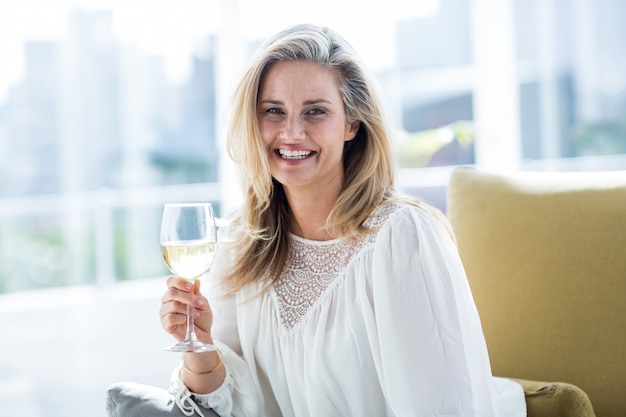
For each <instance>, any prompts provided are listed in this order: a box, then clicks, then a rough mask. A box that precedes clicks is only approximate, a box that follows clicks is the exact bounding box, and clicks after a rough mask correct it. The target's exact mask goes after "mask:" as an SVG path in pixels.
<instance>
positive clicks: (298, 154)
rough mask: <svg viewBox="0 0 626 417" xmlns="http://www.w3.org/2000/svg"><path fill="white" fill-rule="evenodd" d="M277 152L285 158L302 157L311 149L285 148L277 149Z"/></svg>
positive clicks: (307, 154) (309, 152)
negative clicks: (292, 149)
mask: <svg viewBox="0 0 626 417" xmlns="http://www.w3.org/2000/svg"><path fill="white" fill-rule="evenodd" d="M278 153H279V154H280V156H282V157H283V158H285V159H304V158H306V157H307V156H309V155H311V151H290V150H287V149H279V150H278Z"/></svg>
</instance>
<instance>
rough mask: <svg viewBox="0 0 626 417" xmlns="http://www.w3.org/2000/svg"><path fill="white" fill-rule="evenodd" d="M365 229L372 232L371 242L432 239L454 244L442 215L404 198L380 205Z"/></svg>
mask: <svg viewBox="0 0 626 417" xmlns="http://www.w3.org/2000/svg"><path fill="white" fill-rule="evenodd" d="M366 227H369V228H373V229H376V231H375V232H374V236H373V238H374V240H379V239H389V238H391V239H394V240H402V241H406V240H414V239H419V238H420V237H422V238H423V237H425V236H426V235H429V236H436V237H438V238H441V239H447V240H451V241H453V242H454V241H455V238H454V234H453V232H452V227H451V226H450V223H449V222H448V220H447V218H446V216H445V215H444V214H443V213H442V212H441V211H439V210H438V209H436V208H435V207H433V206H431V205H429V204H427V203H424V202H422V201H417V200H411V199H408V198H402V199H397V200H394V201H391V202H389V203H387V204H385V205H382V206H380V207H379V208H378V209H377V210H376V211H375V213H374V215H373V216H372V217H371V218H370V219H368V222H367V224H366Z"/></svg>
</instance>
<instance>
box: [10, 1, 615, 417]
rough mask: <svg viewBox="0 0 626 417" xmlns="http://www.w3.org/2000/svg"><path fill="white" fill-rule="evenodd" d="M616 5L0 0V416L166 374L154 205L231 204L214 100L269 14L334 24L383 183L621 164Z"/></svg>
mask: <svg viewBox="0 0 626 417" xmlns="http://www.w3.org/2000/svg"><path fill="white" fill-rule="evenodd" d="M624 21H626V3H624V2H623V1H621V0H412V1H410V0H386V1H383V2H381V1H373V0H359V1H352V0H351V1H336V0H335V1H332V0H318V1H316V2H305V1H293V0H291V1H288V0H276V1H273V2H269V3H268V2H258V1H254V0H238V1H236V0H177V1H169V0H159V1H157V0H150V1H148V0H2V3H1V5H0V178H3V180H2V181H0V259H1V262H0V334H1V335H2V343H0V404H1V406H0V416H11V417H20V416H28V417H39V416H59V417H61V416H62V417H78V416H81V417H82V416H84V415H89V416H104V415H105V411H104V392H105V389H106V387H107V386H108V385H109V384H111V383H114V382H118V381H123V380H130V381H135V382H140V383H145V384H152V385H157V386H162V387H166V386H167V384H168V380H169V373H170V371H171V369H172V368H173V366H174V365H175V364H176V363H177V361H178V359H179V358H178V355H176V354H172V353H168V352H164V351H163V350H162V348H163V346H165V345H167V344H169V343H170V342H171V340H170V339H169V337H168V336H167V335H165V334H164V333H163V332H162V331H161V329H160V326H159V322H158V317H157V311H158V308H159V298H160V296H161V294H162V292H163V290H164V289H165V288H164V284H163V280H164V277H165V276H166V275H167V271H166V269H165V267H164V265H163V262H162V260H161V255H160V253H159V249H158V229H159V221H160V214H161V207H162V204H163V203H165V202H169V201H183V200H208V201H212V202H214V203H215V204H216V207H217V209H218V212H222V211H224V208H225V207H228V206H230V205H232V204H235V203H236V202H237V199H238V194H237V193H236V191H234V190H236V184H234V180H233V179H234V177H235V175H233V174H234V173H233V171H232V167H231V166H230V164H229V162H228V160H227V159H226V157H225V155H224V152H223V151H222V149H223V137H224V135H223V119H224V114H223V112H224V110H225V102H226V100H227V97H228V94H229V93H230V91H231V88H232V86H233V83H234V80H235V76H236V75H237V74H238V73H239V71H240V69H241V67H242V65H243V63H244V62H245V61H246V59H247V57H248V56H249V55H250V53H251V52H252V51H253V50H254V49H255V48H256V47H257V46H258V44H259V42H260V41H262V40H263V39H264V38H265V37H267V36H268V35H270V34H272V33H274V32H276V31H278V30H279V29H282V28H283V27H284V26H286V25H289V24H293V23H300V22H315V23H324V24H327V25H329V26H331V27H333V28H335V29H336V30H338V31H339V32H341V33H342V34H343V35H344V36H345V37H346V38H347V39H348V40H349V41H350V42H351V43H352V44H353V45H354V46H355V47H356V49H357V50H358V51H359V52H360V53H361V55H362V57H363V58H364V60H365V61H366V63H367V64H368V65H369V66H370V67H371V68H372V70H373V71H374V73H375V75H376V77H377V79H378V80H379V82H380V85H381V88H382V91H383V93H384V96H385V99H386V100H387V103H388V105H389V109H390V110H391V113H392V114H393V117H394V121H395V123H396V129H397V138H396V144H395V145H396V149H397V156H398V161H399V163H400V165H401V169H400V172H399V180H400V185H401V187H402V188H403V190H405V191H406V192H408V193H411V194H413V195H417V196H420V197H422V198H424V199H425V200H427V201H429V202H431V203H432V204H434V205H436V206H438V207H440V208H441V209H443V210H445V187H446V183H447V181H448V176H449V173H450V171H451V170H452V169H453V168H454V167H455V166H457V165H460V164H463V165H472V164H475V165H478V166H481V167H485V168H490V169H524V170H611V169H625V168H626V89H625V88H626V43H625V42H624V39H626V26H625V25H624V24H623V22H624Z"/></svg>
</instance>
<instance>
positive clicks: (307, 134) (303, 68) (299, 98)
mask: <svg viewBox="0 0 626 417" xmlns="http://www.w3.org/2000/svg"><path fill="white" fill-rule="evenodd" d="M258 100H259V101H258V121H259V128H260V130H261V137H262V139H263V143H264V145H265V147H266V149H267V153H268V159H269V165H270V171H271V173H272V176H273V177H274V178H275V179H276V180H277V181H278V182H280V183H281V184H283V186H284V187H285V189H286V190H289V191H292V190H293V191H295V190H301V191H305V192H306V191H308V192H318V193H319V192H320V191H323V192H336V193H337V194H338V193H339V191H340V190H341V187H342V185H343V163H342V156H343V147H344V142H346V141H349V140H352V139H353V138H354V136H355V135H356V133H357V130H358V126H359V124H358V122H354V123H348V121H347V120H346V114H345V111H344V107H343V101H342V98H341V94H340V93H339V83H338V79H337V74H336V73H335V71H334V70H332V69H330V68H327V67H325V66H323V65H319V64H315V63H311V62H305V61H281V62H277V63H275V64H274V65H273V66H272V67H271V68H270V70H269V71H268V72H267V74H266V76H265V79H264V80H263V82H262V84H261V86H260V90H259V99H258Z"/></svg>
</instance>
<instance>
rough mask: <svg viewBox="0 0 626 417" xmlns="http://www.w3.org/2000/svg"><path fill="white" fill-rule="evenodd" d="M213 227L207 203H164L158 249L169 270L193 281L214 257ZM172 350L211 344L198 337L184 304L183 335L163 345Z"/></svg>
mask: <svg viewBox="0 0 626 417" xmlns="http://www.w3.org/2000/svg"><path fill="white" fill-rule="evenodd" d="M216 245H217V229H216V226H215V216H214V214H213V207H212V206H211V204H209V203H182V204H166V205H165V207H164V208H163V218H162V220H161V252H162V253H163V259H164V260H165V264H166V265H167V267H168V268H169V270H170V271H172V273H173V274H175V275H178V276H180V277H183V278H186V279H188V280H190V281H194V280H196V279H198V278H200V277H201V276H202V275H203V274H205V273H206V272H208V271H209V269H210V268H211V265H212V264H213V260H214V259H215V247H216ZM166 349H167V350H170V351H173V352H208V351H211V350H215V349H217V348H216V347H215V346H214V345H210V344H206V343H203V342H201V341H200V340H198V337H197V336H196V331H195V326H194V320H193V315H192V307H191V306H189V305H188V306H187V328H186V332H185V339H184V340H182V341H180V342H178V343H176V344H174V345H173V346H170V347H167V348H166Z"/></svg>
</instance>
